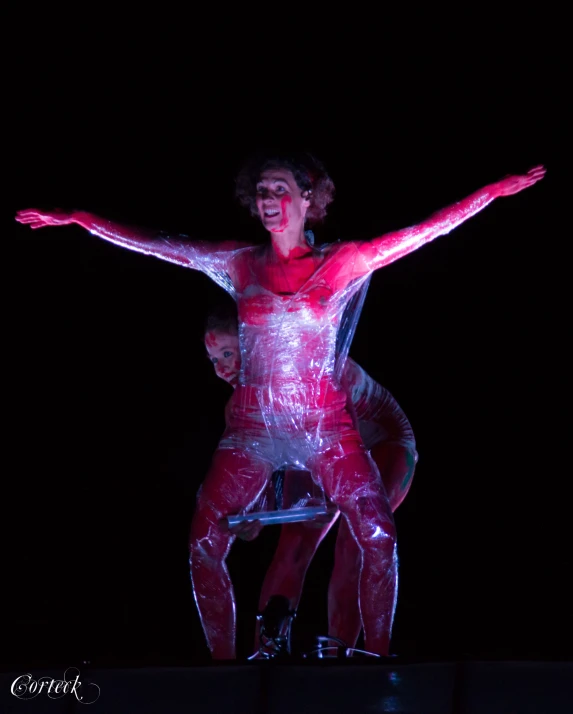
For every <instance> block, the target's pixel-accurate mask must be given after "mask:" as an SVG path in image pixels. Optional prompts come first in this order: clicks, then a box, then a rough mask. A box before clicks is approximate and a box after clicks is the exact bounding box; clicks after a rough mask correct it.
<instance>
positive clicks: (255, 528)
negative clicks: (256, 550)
mask: <svg viewBox="0 0 573 714" xmlns="http://www.w3.org/2000/svg"><path fill="white" fill-rule="evenodd" d="M263 527H264V526H263V524H262V523H261V522H260V521H243V522H242V523H237V525H236V526H233V527H232V528H229V530H230V531H231V533H232V534H233V535H236V536H237V538H240V539H241V540H246V541H251V540H255V538H256V537H257V536H258V535H259V533H260V532H261V531H262V530H263Z"/></svg>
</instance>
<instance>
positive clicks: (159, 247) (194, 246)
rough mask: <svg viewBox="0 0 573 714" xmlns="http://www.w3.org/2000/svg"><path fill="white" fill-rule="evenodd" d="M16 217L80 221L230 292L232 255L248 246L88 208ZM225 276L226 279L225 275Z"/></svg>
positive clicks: (39, 223)
mask: <svg viewBox="0 0 573 714" xmlns="http://www.w3.org/2000/svg"><path fill="white" fill-rule="evenodd" d="M16 220H17V221H18V222H19V223H25V224H28V225H29V226H30V228H33V229H36V228H43V227H45V226H65V225H71V224H76V225H78V226H81V227H82V228H85V229H86V230H87V231H89V232H90V233H91V234H92V235H95V236H97V237H98V238H102V239H103V240H106V241H108V242H110V243H114V244H115V245H119V246H121V247H123V248H127V249H129V250H133V251H135V252H137V253H143V254H144V255H152V256H154V257H156V258H160V259H161V260H166V261H168V262H170V263H175V264H177V265H181V266H183V267H185V268H193V269H194V270H200V271H201V272H204V273H207V275H209V276H210V277H211V278H212V279H213V280H215V282H217V283H219V284H220V285H221V286H222V287H223V288H224V289H226V290H227V291H228V292H231V291H232V286H231V285H229V284H228V283H229V280H230V281H231V282H232V283H233V284H234V279H233V277H234V276H233V264H232V258H233V256H234V255H235V251H236V250H238V249H240V248H245V247H248V246H247V245H246V244H244V243H238V242H236V241H225V242H221V243H209V242H207V241H194V240H191V239H189V238H188V237H187V236H185V235H176V236H171V235H168V234H167V233H165V232H163V231H154V230H150V229H146V228H139V227H133V226H126V225H123V224H121V223H116V222H115V221H110V220H107V219H105V218H102V217H100V216H96V215H94V214H93V213H88V212H87V211H62V210H55V211H41V210H38V209H34V208H29V209H26V210H23V211H19V212H18V214H17V216H16ZM225 275H226V276H227V277H226V280H225V279H224V277H223V276H225ZM222 281H223V282H225V283H226V284H223V283H222Z"/></svg>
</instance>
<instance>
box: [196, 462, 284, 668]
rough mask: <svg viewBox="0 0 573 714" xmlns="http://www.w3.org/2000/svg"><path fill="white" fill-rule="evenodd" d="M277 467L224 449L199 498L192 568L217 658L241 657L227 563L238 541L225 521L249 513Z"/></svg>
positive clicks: (201, 612)
mask: <svg viewBox="0 0 573 714" xmlns="http://www.w3.org/2000/svg"><path fill="white" fill-rule="evenodd" d="M271 473H272V467H271V466H270V464H267V463H265V462H263V461H260V460H258V459H256V458H255V457H253V456H251V455H249V454H246V453H244V452H238V451H234V450H232V449H219V450H217V451H216V452H215V455H214V457H213V461H212V463H211V468H210V470H209V473H208V475H207V477H206V479H205V481H204V483H203V485H202V486H201V489H200V491H199V494H198V496H197V508H196V510H195V514H194V516H193V520H192V523H191V533H190V543H189V552H190V565H191V579H192V584H193V592H194V595H195V601H196V603H197V608H198V610H199V615H200V617H201V623H202V625H203V631H204V633H205V638H206V639H207V645H208V647H209V649H210V650H211V654H212V656H213V658H214V659H234V658H235V635H236V623H235V598H234V592H233V586H232V584H231V579H230V577H229V572H228V570H227V567H226V565H225V559H226V557H227V555H228V553H229V549H230V547H231V544H232V542H233V540H234V536H233V535H232V534H231V533H230V532H229V531H228V529H227V527H226V525H225V524H224V522H222V521H223V519H225V518H226V517H227V516H228V515H229V514H230V513H237V512H238V511H240V510H242V509H248V508H249V507H250V506H251V505H252V504H253V503H254V502H255V501H256V500H257V498H258V497H259V496H260V494H261V493H262V491H263V489H264V488H265V487H266V485H267V482H268V480H269V479H270V477H271Z"/></svg>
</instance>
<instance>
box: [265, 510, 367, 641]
mask: <svg viewBox="0 0 573 714" xmlns="http://www.w3.org/2000/svg"><path fill="white" fill-rule="evenodd" d="M333 523H334V520H333V521H332V522H330V523H327V524H324V525H318V526H317V525H316V524H311V523H292V524H288V523H287V524H285V525H283V526H282V528H281V535H280V539H279V542H278V545H277V549H276V551H275V554H274V556H273V560H272V562H271V565H270V566H269V569H268V570H267V573H266V575H265V580H264V582H263V587H262V589H261V596H260V600H259V611H260V612H263V611H264V609H265V608H266V606H267V603H268V602H269V601H270V599H271V598H272V597H273V596H277V595H278V596H283V597H284V598H286V600H287V601H288V604H289V608H290V609H291V610H293V611H296V609H297V608H298V604H299V602H300V598H301V595H302V588H303V584H304V578H305V575H306V571H307V570H308V566H309V565H310V562H311V561H312V559H313V557H314V554H315V553H316V549H317V548H318V546H319V545H320V543H321V541H322V539H323V538H324V537H325V535H326V534H327V533H328V531H329V530H330V528H331V527H332V525H333ZM357 584H358V579H356V581H355V583H354V590H355V600H356V601H357V600H358V594H357ZM259 625H260V622H259V621H257V628H256V632H255V649H258V648H259V646H260V638H259V631H260V628H259Z"/></svg>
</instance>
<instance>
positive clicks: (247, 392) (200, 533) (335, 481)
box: [17, 155, 545, 659]
mask: <svg viewBox="0 0 573 714" xmlns="http://www.w3.org/2000/svg"><path fill="white" fill-rule="evenodd" d="M544 173H545V170H544V169H543V168H542V167H537V168H534V169H531V170H530V171H529V172H528V173H527V174H525V175H522V176H508V177H506V178H504V179H502V180H501V181H496V182H495V183H492V184H489V185H488V186H485V187H484V188H482V189H480V190H479V191H476V192H475V193H473V194H471V195H470V196H468V197H467V198H465V199H463V200H461V201H459V202H458V203H456V204H454V205H453V206H450V207H449V208H445V209H442V210H440V211H438V212H437V213H435V214H434V215H433V216H431V217H430V218H429V219H427V220H426V221H423V222H422V223H420V224H419V225H416V226H412V227H410V228H405V229H403V230H399V231H393V232H391V233H387V234H386V235H382V236H380V237H377V238H374V239H372V240H368V241H348V242H339V243H334V244H331V245H328V246H325V247H322V248H320V249H318V248H315V247H313V246H311V245H309V243H308V242H307V240H306V238H305V233H304V228H305V222H306V221H307V220H308V221H309V222H310V221H317V220H321V219H322V218H323V217H324V216H325V215H326V206H327V205H328V204H329V203H330V202H331V200H332V197H333V189H334V186H333V183H332V181H331V179H330V177H329V176H328V174H327V173H326V171H325V170H324V167H323V166H322V165H321V164H320V163H319V162H318V161H316V160H315V159H314V158H313V157H310V156H308V155H304V156H302V157H289V156H287V157H276V156H273V157H267V158H265V159H263V160H256V161H253V162H249V163H248V164H247V165H246V166H245V168H244V169H243V170H242V171H241V172H240V174H239V176H238V178H237V195H238V197H239V199H240V200H241V202H242V203H243V204H244V205H246V206H249V207H250V209H251V211H252V212H253V213H254V214H255V215H257V216H258V217H259V218H260V220H261V221H262V224H263V226H264V228H265V229H266V230H267V231H268V233H269V237H270V241H269V243H268V244H267V245H264V246H250V245H245V244H239V243H236V242H227V243H219V244H213V243H207V242H197V241H193V240H189V238H187V237H186V236H183V235H180V236H169V235H166V234H164V233H161V232H153V231H148V230H141V229H136V228H130V227H126V226H122V225H119V224H117V223H114V222H112V221H108V220H105V219H103V218H99V217H98V216H95V215H93V214H91V213H87V212H85V211H68V212H66V211H40V210H36V209H27V210H23V211H20V212H19V213H18V215H17V220H18V221H20V222H21V223H27V224H29V225H30V227H32V228H40V227H43V226H54V225H67V224H72V223H75V224H78V225H80V226H83V227H84V228H86V229H87V230H89V231H90V232H91V233H92V234H93V235H96V236H98V237H100V238H102V239H104V240H107V241H110V242H112V243H115V244H116V245H119V246H122V247H124V248H128V249H130V250H134V251H137V252H140V253H144V254H147V255H153V256H155V257H157V258H161V259H163V260H167V261H170V262H172V263H176V264H178V265H182V266H184V267H187V268H193V269H196V270H201V271H203V272H205V273H206V274H207V275H209V276H210V277H211V278H212V279H213V280H215V281H216V282H217V283H218V284H219V285H221V286H222V287H223V288H224V289H225V290H227V291H228V292H229V293H230V294H231V295H232V296H233V297H234V298H235V299H236V300H237V307H238V314H239V342H240V345H241V355H242V362H241V371H240V375H239V383H238V384H237V386H236V388H235V391H234V393H233V396H232V398H231V400H232V404H231V407H230V409H229V410H228V420H229V425H228V428H227V429H226V431H225V433H224V434H223V437H222V439H221V441H220V443H219V446H218V448H217V450H216V451H215V454H214V456H213V460H212V462H211V467H210V469H209V472H208V474H207V476H206V478H205V481H204V482H203V485H202V486H201V489H200V491H199V494H198V497H197V507H196V510H195V514H194V517H193V521H192V525H191V535H190V562H191V577H192V581H193V589H194V594H195V599H196V602H197V606H198V608H199V612H200V615H201V619H202V623H203V629H204V632H205V636H206V638H207V643H208V646H209V648H210V650H211V653H212V656H213V657H214V658H215V659H232V658H234V657H235V602H234V594H233V589H232V585H231V582H230V578H229V573H228V570H227V567H226V565H225V559H226V557H227V554H228V552H229V548H230V546H231V543H232V540H233V537H234V536H233V534H232V533H229V532H228V531H226V530H224V529H222V528H221V525H220V522H221V519H223V518H225V517H226V516H227V515H229V514H233V513H238V512H239V511H240V510H241V509H246V508H248V507H249V504H251V503H253V502H254V501H255V500H256V499H257V498H258V496H259V494H260V493H261V492H262V491H263V489H264V488H265V487H266V484H267V481H268V480H269V478H270V476H271V474H272V473H273V471H274V470H276V469H277V468H279V467H280V466H281V465H282V464H293V465H296V466H297V467H300V468H304V469H307V470H309V471H310V472H311V473H312V477H313V479H314V480H315V482H316V483H317V484H318V485H320V487H321V488H323V490H324V492H325V493H326V495H327V497H328V498H329V499H330V500H331V501H332V502H333V503H335V504H336V505H337V507H338V508H339V510H340V512H341V514H342V517H343V518H344V519H345V520H346V522H347V524H348V526H349V529H350V531H351V533H352V536H353V538H354V540H355V541H356V543H357V545H358V547H359V549H360V552H361V570H360V583H359V601H360V615H361V619H362V626H363V628H364V642H365V648H366V649H367V650H369V651H371V652H375V653H377V654H380V655H386V654H388V650H389V642H390V633H391V629H392V620H393V616H394V609H395V596H396V588H397V564H396V533H395V527H394V520H393V518H392V509H391V507H390V504H389V501H388V496H387V494H386V492H385V490H384V487H383V485H382V481H381V479H380V475H379V474H378V470H377V469H376V467H375V466H374V464H373V462H372V459H371V457H370V455H369V454H368V452H367V450H366V449H365V447H364V444H363V443H362V439H361V437H360V434H359V433H358V431H357V430H356V428H355V426H354V423H353V418H352V415H351V414H350V412H349V411H348V408H347V405H346V402H347V399H346V392H345V391H344V389H343V387H342V385H341V383H340V377H339V375H340V373H341V372H340V370H341V365H343V363H344V359H345V356H346V355H345V354H344V353H343V352H342V353H341V351H340V350H339V349H337V343H336V340H337V335H338V327H339V323H340V320H341V319H342V317H343V315H344V310H345V307H346V306H347V305H348V304H349V303H350V301H351V300H352V299H353V297H354V296H355V294H356V293H357V291H358V290H360V288H361V286H362V284H363V283H364V281H366V280H367V279H368V277H369V275H370V274H371V273H372V271H374V270H377V269H379V268H383V267H384V266H386V265H389V264H390V263H392V262H394V261H395V260H398V259H399V258H401V257H402V256H405V255H408V254H409V253H411V252H412V251H414V250H416V249H418V248H420V247H422V246H424V245H426V244H427V243H429V242H431V241H432V240H434V239H435V238H437V237H438V236H441V235H444V234H446V233H449V232H450V231H451V230H453V229H454V228H456V226H459V225H460V224H461V223H463V222H464V221H466V220H467V219H468V218H471V217H472V216H474V215H475V214H476V213H478V212H479V211H481V210H482V209H483V208H485V207H486V206H487V205H488V204H489V203H491V202H492V201H494V200H495V199H496V198H499V197H502V196H509V195H511V194H514V193H518V192H519V191H522V190H523V189H525V188H528V187H530V186H532V185H533V184H535V183H536V182H537V181H539V180H540V179H541V178H542V177H543V175H544Z"/></svg>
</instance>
